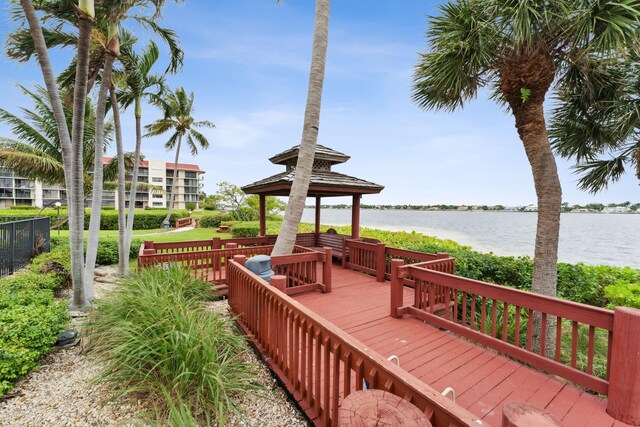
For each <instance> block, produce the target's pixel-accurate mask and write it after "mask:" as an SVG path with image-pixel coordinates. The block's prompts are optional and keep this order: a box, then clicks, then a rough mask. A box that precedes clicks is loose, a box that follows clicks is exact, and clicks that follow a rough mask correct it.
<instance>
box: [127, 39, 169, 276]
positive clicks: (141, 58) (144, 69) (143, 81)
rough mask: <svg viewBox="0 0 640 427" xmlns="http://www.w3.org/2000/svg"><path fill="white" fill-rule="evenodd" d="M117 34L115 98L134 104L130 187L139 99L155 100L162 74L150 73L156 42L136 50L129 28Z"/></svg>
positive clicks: (139, 135) (130, 227)
mask: <svg viewBox="0 0 640 427" xmlns="http://www.w3.org/2000/svg"><path fill="white" fill-rule="evenodd" d="M121 36H122V37H123V38H124V39H126V40H127V41H128V42H127V43H125V44H124V46H123V49H122V50H121V53H122V57H121V61H122V63H123V65H124V70H123V72H122V73H121V77H120V81H121V84H120V86H121V87H122V89H121V90H119V91H118V93H117V98H118V100H119V101H120V104H121V105H122V108H123V109H126V108H128V107H130V106H131V105H132V104H133V105H134V116H135V123H136V148H135V160H134V166H133V173H132V176H131V182H132V185H133V187H134V188H136V186H137V183H138V171H139V166H140V151H141V148H142V102H143V100H145V99H146V100H149V101H153V100H156V101H157V100H158V99H159V98H161V97H162V95H163V93H164V91H165V78H164V75H159V74H153V73H151V69H152V68H153V66H154V65H155V63H156V62H157V60H158V58H159V56H160V51H159V49H158V46H157V45H156V44H155V43H154V42H153V41H151V42H149V45H148V46H147V47H146V48H144V49H143V50H142V52H140V53H137V52H136V51H135V50H134V49H133V45H134V44H135V40H136V39H135V37H133V35H131V33H129V32H122V33H121ZM135 200H136V193H135V191H132V192H131V193H130V197H129V213H128V215H127V222H126V231H125V235H124V246H123V252H124V253H125V254H128V253H129V249H130V248H131V237H132V233H133V220H134V215H135V210H134V208H135ZM122 201H123V202H122V205H123V206H124V197H123V198H122ZM128 261H129V258H128V256H127V258H126V260H124V262H125V265H124V266H123V267H122V270H123V273H126V272H127V271H128Z"/></svg>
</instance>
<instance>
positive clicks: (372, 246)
mask: <svg viewBox="0 0 640 427" xmlns="http://www.w3.org/2000/svg"><path fill="white" fill-rule="evenodd" d="M345 249H346V250H347V251H348V254H349V257H348V258H346V259H345V260H344V261H343V266H344V267H347V268H350V269H353V270H358V271H362V272H364V273H368V274H371V275H374V276H376V278H377V280H378V281H379V282H382V281H384V280H385V279H386V280H390V279H391V260H392V259H402V260H404V261H405V263H406V264H416V263H422V262H435V264H433V265H432V267H431V268H433V269H438V270H439V271H444V272H447V273H452V274H453V272H454V270H455V259H453V258H451V257H449V255H448V254H445V253H438V254H429V253H425V252H417V251H410V250H406V249H398V248H391V247H388V246H386V245H385V244H384V243H367V242H363V241H361V240H353V239H346V240H345ZM445 260H446V261H445ZM436 265H437V267H436ZM405 285H407V286H410V287H414V283H413V280H411V278H407V280H406V281H405Z"/></svg>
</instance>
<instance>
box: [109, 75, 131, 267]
mask: <svg viewBox="0 0 640 427" xmlns="http://www.w3.org/2000/svg"><path fill="white" fill-rule="evenodd" d="M109 94H110V98H111V109H112V110H113V125H114V127H115V131H116V153H117V154H116V155H117V157H118V274H119V275H121V276H124V275H126V274H127V272H128V271H129V251H128V249H127V248H128V245H127V243H126V232H127V230H126V217H125V210H124V206H125V204H126V201H125V188H124V187H125V186H124V181H125V173H124V151H123V148H122V123H121V122H120V108H119V106H118V97H117V94H116V88H115V86H113V85H111V86H110V87H109Z"/></svg>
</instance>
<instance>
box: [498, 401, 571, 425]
mask: <svg viewBox="0 0 640 427" xmlns="http://www.w3.org/2000/svg"><path fill="white" fill-rule="evenodd" d="M502 427H562V423H561V422H560V420H558V419H557V418H556V417H555V416H554V415H553V414H551V413H550V412H547V411H545V410H544V409H540V408H538V407H537V406H533V405H531V404H530V403H525V402H518V401H514V402H507V403H506V404H505V405H504V408H502Z"/></svg>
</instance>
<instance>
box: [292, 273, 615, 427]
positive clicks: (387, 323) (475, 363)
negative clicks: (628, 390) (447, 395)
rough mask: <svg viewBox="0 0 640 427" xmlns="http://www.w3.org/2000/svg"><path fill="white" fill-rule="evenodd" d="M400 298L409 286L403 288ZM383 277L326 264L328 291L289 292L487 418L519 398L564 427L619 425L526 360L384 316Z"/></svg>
mask: <svg viewBox="0 0 640 427" xmlns="http://www.w3.org/2000/svg"><path fill="white" fill-rule="evenodd" d="M404 292H405V300H408V301H411V300H412V299H413V290H411V289H409V288H405V290H404ZM389 295H390V289H389V283H388V282H384V283H380V282H376V278H375V277H373V276H368V275H365V274H362V273H358V272H355V271H352V270H348V269H342V268H340V267H339V266H337V265H335V264H334V266H333V291H332V292H331V293H319V292H312V293H306V294H302V295H298V296H296V297H295V299H296V300H298V301H299V302H301V303H303V304H304V305H305V306H306V307H308V308H309V309H311V310H313V311H315V312H316V313H318V314H319V315H321V316H323V317H324V318H326V319H327V320H329V321H330V322H332V323H333V324H334V325H336V326H337V327H339V328H341V329H342V330H344V331H345V332H347V333H348V334H351V335H352V336H353V337H355V338H357V339H358V340H360V341H362V342H363V343H364V344H366V345H367V346H369V347H370V348H371V349H372V350H374V351H376V352H378V353H380V354H381V355H383V356H384V357H389V356H391V355H396V356H398V357H399V358H400V366H401V368H402V369H405V370H406V371H408V372H410V373H411V374H413V375H414V376H415V377H417V378H419V379H420V380H421V381H423V382H424V383H426V384H428V385H429V386H431V387H433V388H434V389H435V390H437V391H442V390H444V389H445V388H446V387H453V389H454V390H455V393H456V403H458V404H459V405H461V406H463V407H464V408H466V409H468V410H469V411H470V412H471V413H473V414H475V415H476V416H478V417H480V418H482V419H483V420H484V421H486V422H487V423H488V424H491V425H494V426H497V425H500V423H501V417H502V407H503V406H504V404H505V403H506V402H509V401H513V400H519V401H525V402H529V403H531V404H533V405H535V406H537V407H540V408H544V409H546V410H548V411H550V412H551V413H553V414H554V415H555V416H557V417H558V418H559V419H560V420H562V423H563V424H564V425H565V426H567V427H570V426H601V427H608V426H625V425H627V424H624V423H621V422H619V421H616V420H614V419H613V418H611V417H610V416H609V415H608V414H607V413H606V410H605V409H606V400H603V399H601V398H599V397H597V396H594V395H593V394H590V393H587V392H584V391H582V390H580V389H579V388H577V387H575V386H572V385H570V384H567V383H565V382H563V381H561V380H558V379H556V378H553V377H551V376H549V375H546V374H544V373H542V372H539V371H537V370H534V369H531V368H529V367H526V366H524V365H522V364H520V363H518V362H516V361H514V360H511V359H509V358H507V357H504V356H501V355H498V354H497V353H495V352H494V351H492V350H488V349H485V348H483V347H480V346H478V345H476V344H473V343H471V342H469V341H467V340H466V339H463V338H460V337H458V336H456V335H454V334H452V333H450V332H447V331H443V330H440V329H438V328H435V327H433V326H431V325H428V324H426V323H424V322H422V321H419V320H417V319H414V318H404V319H394V318H392V317H390V316H389V304H390V303H389Z"/></svg>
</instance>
